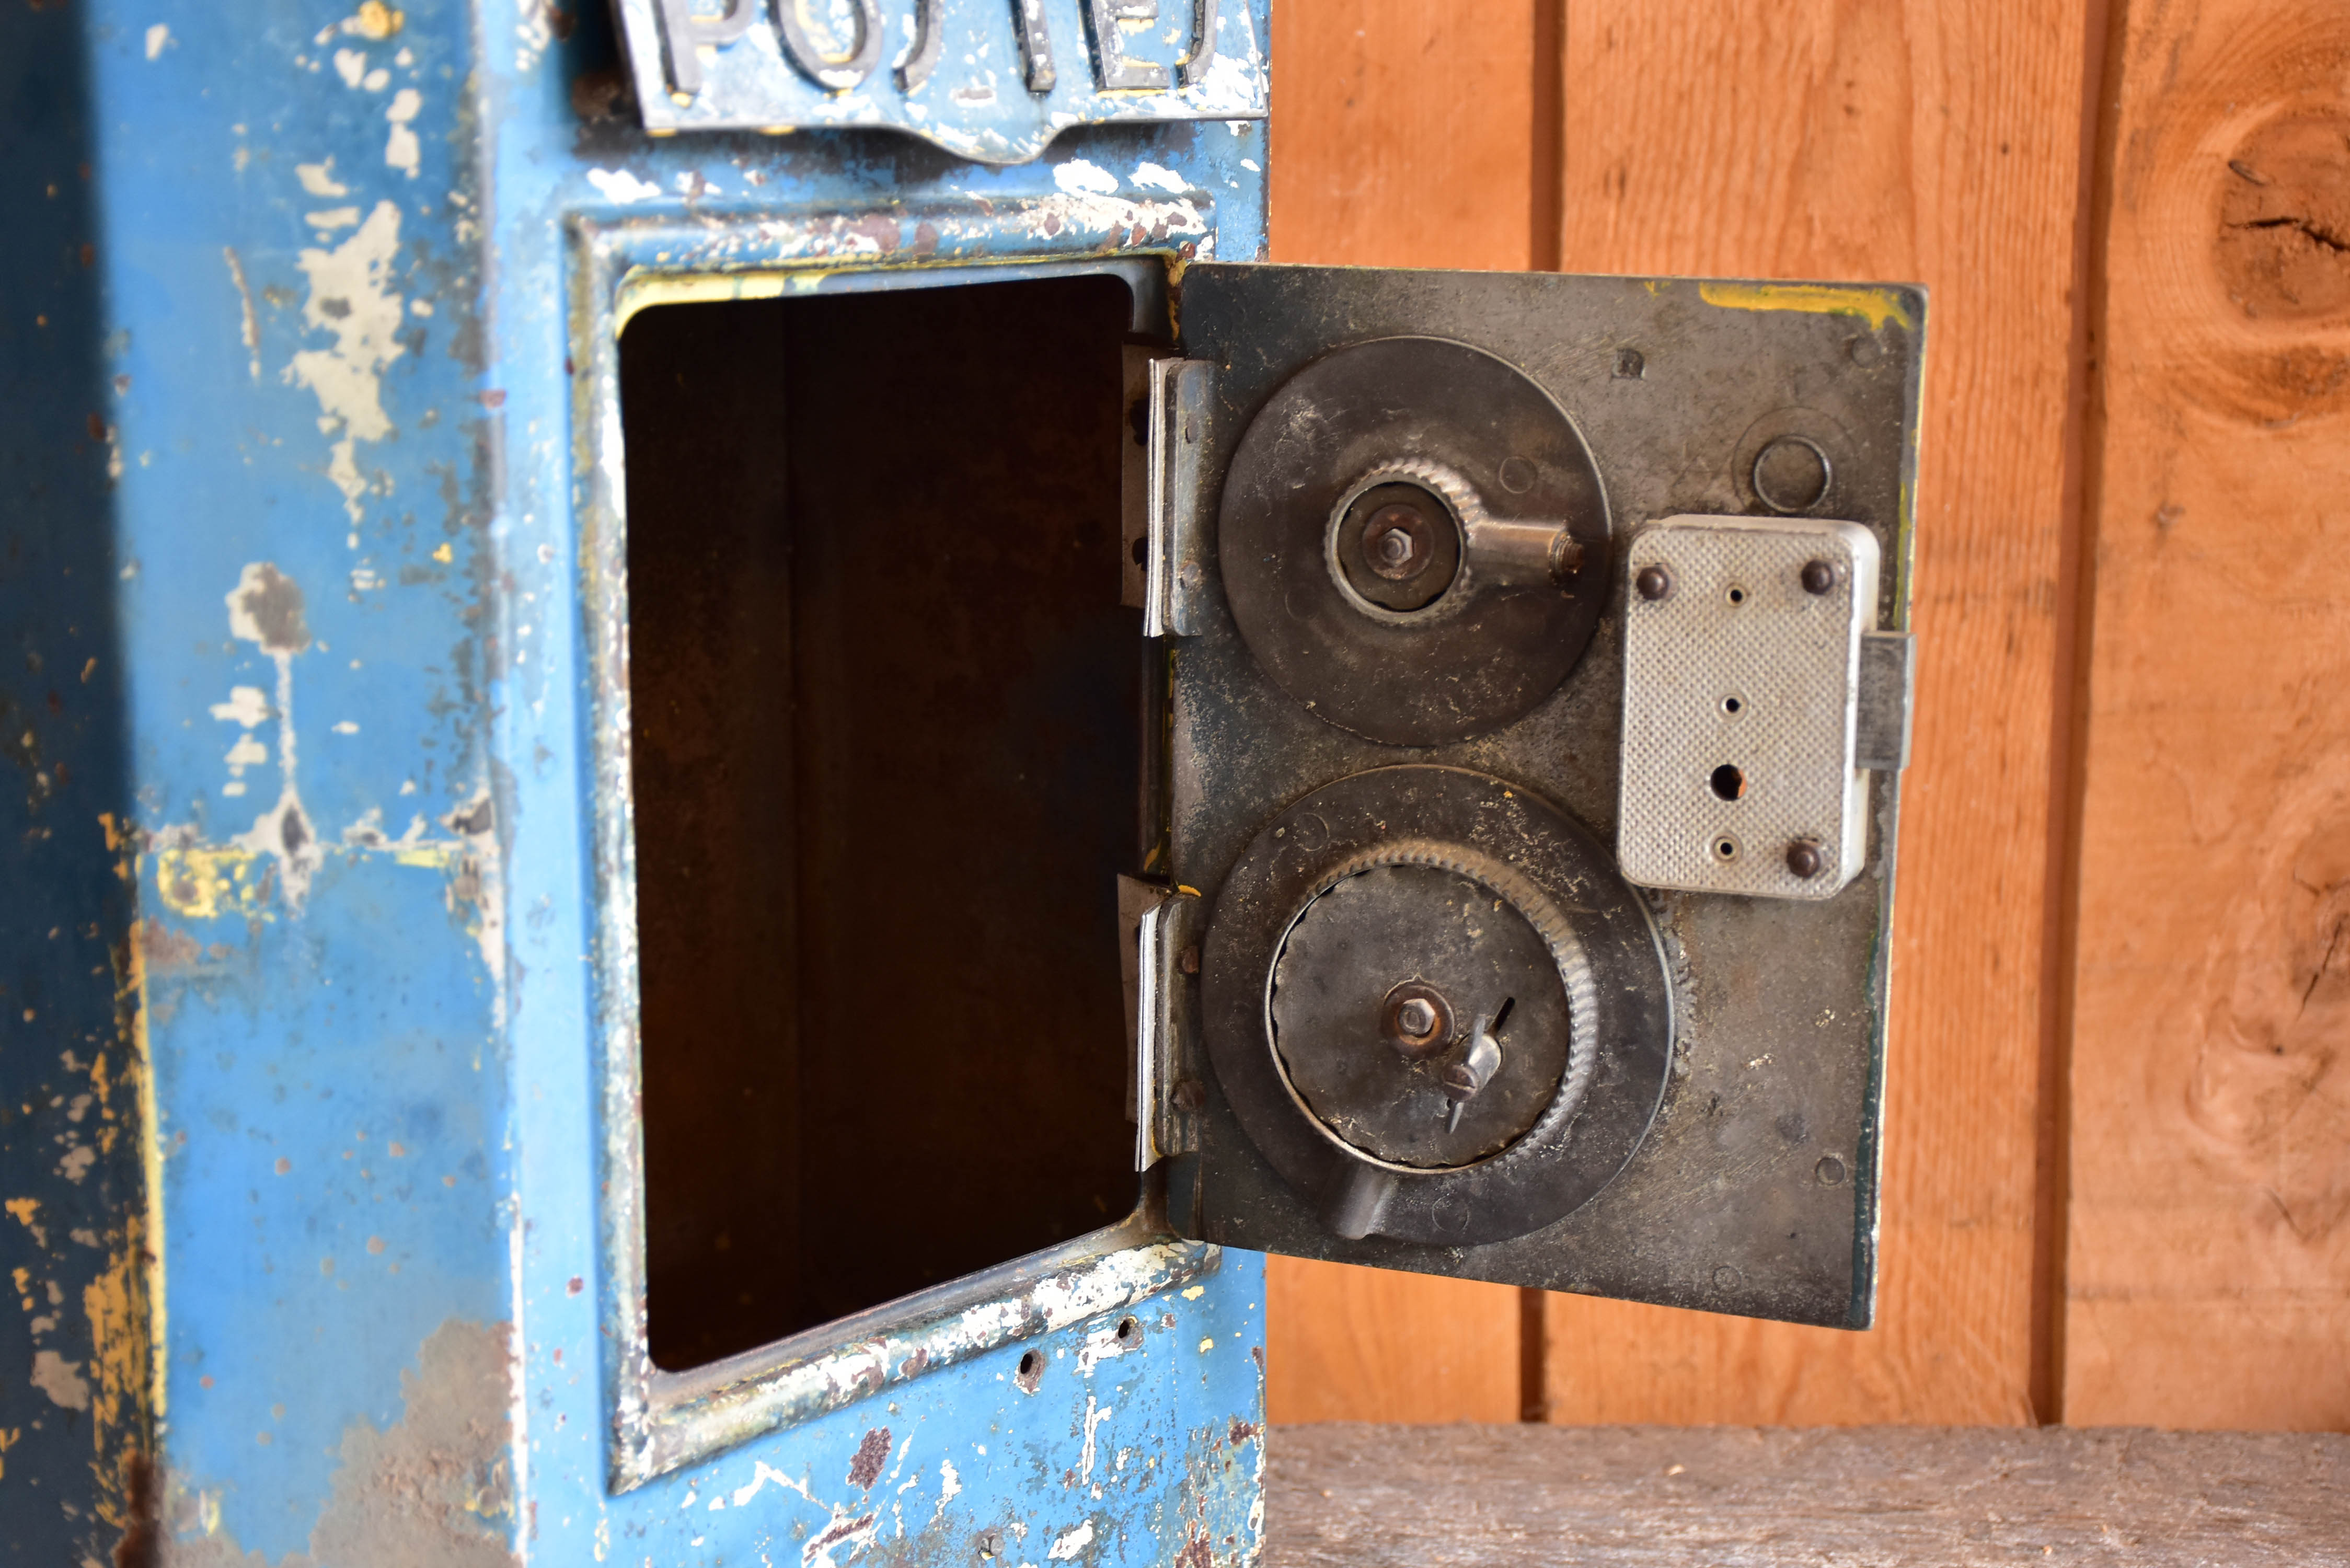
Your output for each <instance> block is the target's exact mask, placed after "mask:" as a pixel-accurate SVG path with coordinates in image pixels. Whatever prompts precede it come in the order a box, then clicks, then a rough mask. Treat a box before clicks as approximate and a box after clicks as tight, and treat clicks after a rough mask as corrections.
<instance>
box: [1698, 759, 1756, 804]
mask: <svg viewBox="0 0 2350 1568" xmlns="http://www.w3.org/2000/svg"><path fill="white" fill-rule="evenodd" d="M1706 782H1707V783H1708V784H1711V785H1712V786H1713V793H1714V794H1717V795H1719V796H1721V798H1722V799H1723V800H1736V799H1737V798H1738V797H1739V796H1741V795H1742V794H1745V793H1746V775H1745V774H1743V773H1741V772H1740V771H1739V770H1738V768H1737V766H1736V765H1735V764H1733V763H1722V764H1721V766H1720V767H1718V768H1716V769H1714V770H1713V775H1712V777H1711V778H1709V779H1708V780H1707V781H1706Z"/></svg>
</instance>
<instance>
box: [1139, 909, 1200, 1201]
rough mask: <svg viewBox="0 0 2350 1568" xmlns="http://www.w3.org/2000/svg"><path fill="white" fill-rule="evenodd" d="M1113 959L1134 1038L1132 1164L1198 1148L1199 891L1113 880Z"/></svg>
mask: <svg viewBox="0 0 2350 1568" xmlns="http://www.w3.org/2000/svg"><path fill="white" fill-rule="evenodd" d="M1118 926H1119V929H1121V930H1122V931H1124V932H1125V934H1126V940H1125V942H1124V943H1123V952H1122V954H1121V957H1120V961H1119V965H1120V969H1121V970H1122V971H1123V978H1124V980H1125V981H1126V1022H1127V1038H1128V1039H1129V1040H1131V1041H1133V1042H1134V1059H1133V1060H1134V1073H1133V1078H1132V1104H1131V1105H1130V1106H1128V1110H1129V1112H1130V1113H1131V1115H1132V1116H1133V1120H1134V1168H1135V1169H1137V1170H1149V1168H1151V1167H1152V1166H1154V1165H1156V1164H1158V1163H1159V1161H1160V1160H1162V1159H1164V1158H1167V1157H1168V1156H1169V1155H1171V1154H1191V1153H1193V1152H1195V1151H1197V1150H1198V1148H1199V1147H1200V1129H1199V1119H1198V1118H1199V1112H1200V1110H1201V1106H1203V1105H1204V1104H1205V1099H1206V1089H1205V1085H1202V1084H1201V1081H1200V1068H1199V1062H1198V1052H1197V1050H1196V1049H1195V1045H1194V1042H1195V1040H1196V1038H1197V1035H1198V1023H1197V1010H1196V1008H1195V1006H1194V996H1195V993H1196V992H1197V991H1198V981H1197V978H1196V977H1197V976H1198V974H1199V972H1200V896H1199V895H1198V894H1197V893H1194V892H1192V891H1191V889H1190V888H1168V887H1164V886H1162V885H1160V884H1159V883H1156V882H1145V881H1143V880H1141V879H1140V878H1139V877H1119V878H1118Z"/></svg>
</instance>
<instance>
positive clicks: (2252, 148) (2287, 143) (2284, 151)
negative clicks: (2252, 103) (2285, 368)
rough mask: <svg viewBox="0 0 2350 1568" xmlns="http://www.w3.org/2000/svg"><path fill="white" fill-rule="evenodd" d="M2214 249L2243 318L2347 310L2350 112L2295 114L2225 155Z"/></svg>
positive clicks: (2305, 316) (2293, 317)
mask: <svg viewBox="0 0 2350 1568" xmlns="http://www.w3.org/2000/svg"><path fill="white" fill-rule="evenodd" d="M2211 256H2212V263H2213V265H2215V266H2216V267H2217V268H2218V269H2219V273H2220V282H2221V283H2222V285H2223V286H2225V287H2226V289H2227V291H2228V297H2229V298H2230V299H2231V300H2233V301H2235V302H2236V304H2237V305H2239V306H2241V307H2242V309H2243V312H2244V314H2245V315H2246V316H2249V317H2255V318H2258V319H2262V320H2269V321H2307V320H2311V319H2314V318H2316V317H2327V316H2334V315H2337V314H2344V313H2350V117H2345V116H2344V115H2342V114H2339V113H2334V112H2325V111H2318V112H2308V111H2303V112H2301V113H2296V114H2289V115H2286V116H2283V117H2281V118H2279V119H2272V120H2270V121H2268V122H2267V123H2266V124H2264V125H2262V126H2261V127H2260V128H2259V129H2258V130H2254V131H2253V132H2252V133H2251V136H2249V137H2247V138H2246V139H2245V140H2244V142H2243V144H2242V145H2241V147H2239V148H2238V149H2237V150H2236V151H2235V154H2234V155H2233V156H2232V157H2230V159H2229V160H2228V173H2227V177H2226V181H2225V182H2224V184H2223V185H2222V186H2221V190H2220V213H2219V223H2218V229H2217V233H2216V234H2215V235H2214V237H2213V240H2212V246H2211Z"/></svg>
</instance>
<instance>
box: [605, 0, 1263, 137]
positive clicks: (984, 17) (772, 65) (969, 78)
mask: <svg viewBox="0 0 2350 1568" xmlns="http://www.w3.org/2000/svg"><path fill="white" fill-rule="evenodd" d="M613 4H614V6H615V9H616V10H617V11H618V12H619V19H620V25H621V34H622V42H623V45H624V47H625V48H626V51H627V55H628V58H629V68H630V71H631V73H632V74H633V76H634V77H635V78H636V83H637V102H638V105H639V109H641V110H642V112H643V115H644V123H645V129H646V130H650V131H652V132H653V133H655V134H656V135H667V134H669V133H671V132H673V131H682V130H761V131H767V132H771V133H779V132H783V131H787V130H801V129H816V128H828V127H845V126H857V125H865V126H881V127H889V128H892V129H895V130H901V131H905V132H908V133H910V134H911V135H915V136H919V137H921V138H923V139H924V140H929V141H931V142H934V143H936V144H937V145H939V146H941V147H943V148H945V149H946V150H947V151H950V152H952V153H954V154H956V155H957V156H959V157H963V158H970V159H974V160H976V161H981V162H985V163H1017V162H1022V161H1025V160H1027V159H1030V158H1034V157H1035V156H1036V155H1037V154H1038V153H1039V152H1041V151H1044V149H1045V145H1046V144H1047V143H1048V142H1050V141H1051V140H1052V139H1053V138H1054V136H1055V135H1056V134H1058V133H1059V132H1060V131H1062V130H1067V129H1069V128H1070V127H1073V126H1080V125H1105V124H1116V123H1120V122H1129V123H1152V122H1159V121H1169V120H1187V119H1198V120H1204V119H1222V120H1227V121H1240V120H1251V119H1263V118H1264V114H1265V101H1266V75H1265V49H1264V40H1263V37H1262V36H1260V35H1261V33H1262V32H1263V23H1262V21H1261V19H1260V18H1259V17H1258V16H1256V15H1255V13H1254V12H1253V9H1252V8H1251V7H1250V6H1249V5H1234V4H1232V0H613ZM1056 7H1057V10H1056V9H1055V8H1056ZM1072 9H1074V10H1075V11H1076V16H1074V17H1072V16H1070V14H1069V13H1070V11H1071V10H1072ZM1007 12H1008V13H1009V14H1008V15H1007ZM1007 23H1008V24H1009V25H1010V26H1009V27H1008V28H1007V26H1006V24H1007ZM1056 25H1057V27H1058V29H1059V30H1060V32H1061V33H1062V35H1063V37H1062V39H1061V40H1060V41H1061V42H1062V43H1063V44H1064V45H1065V46H1066V45H1068V43H1069V38H1068V30H1069V28H1070V27H1071V26H1073V25H1074V26H1080V27H1082V28H1083V29H1084V31H1085V35H1086V36H1085V40H1084V43H1083V44H1082V45H1081V46H1077V47H1085V48H1087V49H1088V50H1089V51H1090V54H1091V62H1090V63H1091V66H1092V69H1091V70H1090V71H1087V70H1083V69H1078V70H1073V71H1070V72H1067V73H1064V72H1062V70H1061V69H1060V61H1059V57H1058V56H1057V55H1056V54H1055V49H1054V44H1055V39H1054V36H1053V34H1054V31H1055V26H1056ZM1007 32H1008V33H1009V34H1010V36H1009V37H1008V38H1007V37H1006V36H1005V35H1006V33H1007ZM1007 44H1009V45H1012V46H1014V47H1016V48H1017V50H1018V58H1017V61H1016V63H1014V62H1012V61H1011V60H1010V58H1009V57H1010V55H1011V50H1010V49H1007V48H1006V47H1005V46H1006V45H1007ZM1007 65H1008V66H1009V67H1010V68H1008V69H1007V68H1006V67H1007ZM884 67H888V68H887V69H886V70H885V68H884ZM1015 79H1016V80H1017V81H1018V83H1019V85H1018V86H1017V87H1015V86H1014V80H1015ZM1023 88H1024V89H1025V90H1022V89H1023Z"/></svg>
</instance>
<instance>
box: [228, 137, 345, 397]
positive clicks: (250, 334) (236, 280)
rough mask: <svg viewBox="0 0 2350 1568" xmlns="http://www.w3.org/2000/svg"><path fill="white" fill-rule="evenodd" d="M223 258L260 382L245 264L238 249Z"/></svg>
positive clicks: (256, 327)
mask: <svg viewBox="0 0 2350 1568" xmlns="http://www.w3.org/2000/svg"><path fill="white" fill-rule="evenodd" d="M328 161H330V162H331V161H332V160H328ZM221 256H222V259H224V261H226V262H227V263H228V278H229V281H230V282H231V283H233V284H234V285H236V298H237V303H238V305H239V306H242V307H243V308H244V319H243V323H242V325H241V327H240V328H239V336H240V337H242V338H243V340H244V353H245V358H246V359H247V361H248V362H249V364H250V366H251V369H252V370H253V379H255V380H256V381H258V380H259V379H261V322H260V320H259V318H258V317H255V315H254V312H253V290H252V289H250V288H248V287H247V286H245V282H244V262H243V261H242V260H240V259H239V258H238V256H237V254H236V247H235V246H234V245H223V246H221Z"/></svg>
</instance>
